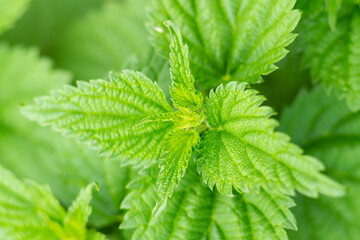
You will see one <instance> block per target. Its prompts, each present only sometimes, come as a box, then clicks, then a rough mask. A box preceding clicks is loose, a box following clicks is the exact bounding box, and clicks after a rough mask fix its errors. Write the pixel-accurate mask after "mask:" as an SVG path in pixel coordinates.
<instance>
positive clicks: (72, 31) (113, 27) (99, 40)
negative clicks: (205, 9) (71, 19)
mask: <svg viewBox="0 0 360 240" xmlns="http://www.w3.org/2000/svg"><path fill="white" fill-rule="evenodd" d="M63 1H64V0H63ZM77 1H78V2H84V0H77ZM86 1H89V0H86ZM92 1H93V2H94V0H92ZM97 1H98V0H97ZM102 2H104V0H103V1H102ZM148 2H149V1H145V0H126V1H106V2H105V3H104V6H102V7H98V10H97V11H92V12H89V14H87V15H86V16H84V17H83V18H81V19H79V21H77V22H75V23H74V24H70V25H67V26H66V27H67V28H68V29H66V31H64V33H63V34H62V35H61V41H58V43H57V44H56V46H54V48H53V49H54V50H53V51H52V52H51V55H52V57H53V58H54V59H55V61H56V62H57V63H58V65H59V66H60V67H62V68H65V69H68V70H70V71H71V72H73V73H74V75H75V78H76V79H90V78H91V79H93V78H104V77H106V76H107V73H108V72H109V70H113V71H120V70H122V69H123V65H124V63H125V60H126V59H128V57H129V56H133V55H136V56H137V57H139V58H140V59H142V58H143V56H144V55H145V53H146V52H147V51H148V49H149V48H150V43H149V41H148V36H147V32H146V28H145V24H144V22H145V21H146V12H145V7H146V6H147V5H148ZM78 4H80V3H78ZM87 4H88V3H87V2H86V3H85V5H87ZM97 5H99V4H97ZM60 19H61V18H60ZM126 69H127V68H126ZM133 70H138V69H133ZM149 77H150V76H149ZM151 79H155V78H151Z"/></svg>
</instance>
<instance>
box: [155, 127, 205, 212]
mask: <svg viewBox="0 0 360 240" xmlns="http://www.w3.org/2000/svg"><path fill="white" fill-rule="evenodd" d="M199 140H200V137H199V134H198V133H197V132H196V131H195V130H193V129H179V130H175V131H174V132H172V133H171V134H170V135H169V137H168V139H167V141H166V145H165V147H164V149H163V151H162V155H161V158H160V165H159V167H160V172H159V178H158V180H157V185H158V196H159V200H158V201H157V203H156V206H155V208H154V210H153V215H155V216H158V215H159V214H160V213H161V212H162V211H163V210H164V209H165V207H166V203H167V200H168V198H169V197H171V196H172V194H173V191H174V189H175V186H176V185H178V184H179V182H180V180H181V178H182V177H183V176H184V175H185V172H186V169H187V167H188V162H189V160H190V157H191V154H192V148H193V147H195V146H196V145H197V144H198V142H199Z"/></svg>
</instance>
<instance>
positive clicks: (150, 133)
mask: <svg viewBox="0 0 360 240" xmlns="http://www.w3.org/2000/svg"><path fill="white" fill-rule="evenodd" d="M110 78H111V80H110V82H109V81H104V80H96V81H90V83H86V82H78V87H77V88H75V87H70V86H67V87H65V88H64V90H59V91H54V92H53V93H52V95H51V96H49V97H43V98H38V99H37V100H36V104H35V105H33V106H29V107H26V108H25V109H24V112H25V113H26V115H27V116H28V117H29V118H30V119H32V120H35V121H38V122H39V123H41V124H43V125H51V126H52V127H53V129H55V130H58V131H62V132H64V133H66V134H67V135H70V136H74V137H77V139H79V140H80V141H82V142H86V143H90V144H91V145H92V146H94V147H95V148H97V149H100V150H101V152H102V153H103V154H105V155H106V156H111V157H112V158H116V159H119V160H120V161H121V162H122V163H123V164H129V163H131V164H139V165H149V164H152V163H154V162H155V161H156V159H157V158H158V156H159V154H160V151H161V149H162V145H163V142H164V138H165V136H166V135H167V134H168V132H169V131H170V130H171V128H172V125H173V124H172V123H171V122H170V123H166V124H164V123H158V122H149V123H146V124H140V125H139V124H137V123H138V122H140V121H141V120H142V119H144V118H146V117H148V116H151V115H154V114H159V113H167V112H171V111H172V108H171V107H170V105H169V104H168V103H167V101H166V100H165V96H164V94H163V92H162V91H161V89H160V88H159V87H158V86H157V84H156V83H154V82H152V81H151V80H150V79H148V78H146V77H145V76H144V75H143V74H141V73H139V72H133V71H124V72H122V73H119V74H117V73H113V74H111V75H110Z"/></svg>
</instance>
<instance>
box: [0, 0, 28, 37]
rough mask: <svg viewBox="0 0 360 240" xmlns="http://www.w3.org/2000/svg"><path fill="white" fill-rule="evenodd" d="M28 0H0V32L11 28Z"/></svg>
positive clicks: (23, 10) (24, 8)
mask: <svg viewBox="0 0 360 240" xmlns="http://www.w3.org/2000/svg"><path fill="white" fill-rule="evenodd" d="M29 2H30V0H0V6H1V7H0V34H1V33H2V32H4V31H5V30H7V29H9V28H11V27H12V26H13V24H14V22H15V21H16V20H17V19H18V18H19V17H20V16H21V15H22V14H23V13H24V12H25V10H26V8H27V5H28V4H29Z"/></svg>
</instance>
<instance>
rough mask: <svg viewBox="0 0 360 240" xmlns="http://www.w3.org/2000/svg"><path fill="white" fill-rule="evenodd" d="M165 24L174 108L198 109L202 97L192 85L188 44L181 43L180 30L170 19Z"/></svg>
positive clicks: (193, 80) (192, 78) (193, 81)
mask: <svg viewBox="0 0 360 240" xmlns="http://www.w3.org/2000/svg"><path fill="white" fill-rule="evenodd" d="M165 26H166V27H167V28H168V29H169V31H170V35H171V45H170V67H171V68H170V76H171V80H172V83H171V86H170V94H171V98H172V101H173V103H174V106H175V107H176V108H189V109H192V110H198V109H199V108H201V106H202V100H203V97H202V95H201V93H200V92H199V91H198V90H196V89H195V87H194V83H195V79H194V76H193V75H192V74H191V70H190V66H189V56H188V55H189V49H188V46H187V45H184V44H183V41H182V37H181V33H180V30H179V29H178V28H177V27H176V26H175V25H174V24H173V23H172V22H171V21H167V22H166V23H165Z"/></svg>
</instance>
